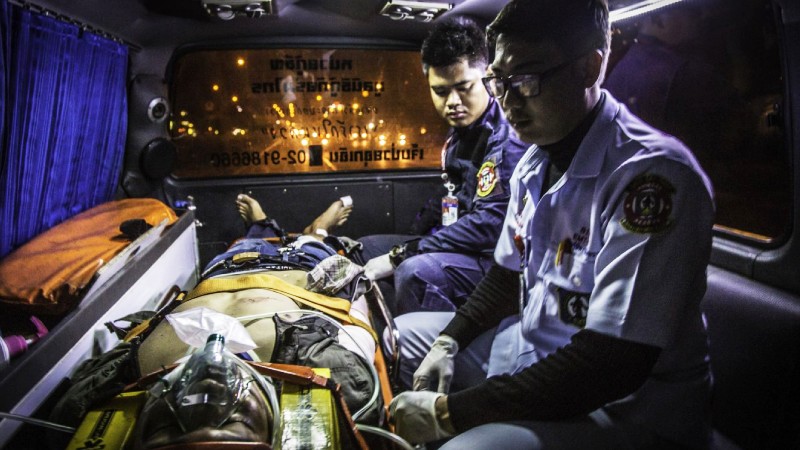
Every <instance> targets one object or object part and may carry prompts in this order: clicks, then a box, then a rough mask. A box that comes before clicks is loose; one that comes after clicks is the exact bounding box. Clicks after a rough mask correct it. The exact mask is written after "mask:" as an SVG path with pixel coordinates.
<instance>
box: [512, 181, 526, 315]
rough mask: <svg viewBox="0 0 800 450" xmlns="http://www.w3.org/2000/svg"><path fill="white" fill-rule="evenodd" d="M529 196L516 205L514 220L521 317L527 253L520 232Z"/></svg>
mask: <svg viewBox="0 0 800 450" xmlns="http://www.w3.org/2000/svg"><path fill="white" fill-rule="evenodd" d="M528 198H529V194H528V192H527V191H526V192H525V195H524V196H523V197H522V199H521V200H520V201H519V203H517V211H516V213H515V219H516V222H517V232H516V234H515V235H514V246H515V247H516V248H517V251H518V252H519V316H520V318H521V317H522V313H523V311H524V310H525V305H526V303H527V301H526V291H527V283H526V282H525V267H526V266H527V262H528V253H527V252H526V247H527V245H526V242H525V240H526V238H525V237H523V236H522V234H521V231H522V228H523V226H524V214H523V211H524V210H525V205H526V204H527V203H528Z"/></svg>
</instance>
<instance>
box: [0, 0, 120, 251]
mask: <svg viewBox="0 0 800 450" xmlns="http://www.w3.org/2000/svg"><path fill="white" fill-rule="evenodd" d="M0 1H2V2H3V3H5V2H6V0H0ZM9 9H10V11H11V14H10V15H11V18H10V23H11V27H10V30H11V33H10V45H9V51H8V52H7V53H6V54H4V55H3V63H4V66H6V67H7V70H5V72H7V74H8V79H7V80H6V84H7V91H6V92H7V94H8V96H7V98H6V101H4V106H5V108H4V109H5V110H4V111H3V114H4V119H5V120H4V123H5V135H4V136H3V144H4V145H3V152H4V153H3V166H2V169H3V170H2V172H1V173H0V189H2V194H0V195H2V201H3V203H2V208H0V209H2V216H0V220H2V234H1V235H0V257H2V256H4V255H6V254H8V253H9V252H10V251H11V250H13V249H14V248H16V247H18V246H20V245H21V244H23V243H25V242H27V241H28V240H29V239H30V238H32V237H34V236H35V235H37V234H39V233H41V232H42V231H45V230H47V229H48V228H51V227H52V226H54V225H57V224H58V223H61V222H62V221H64V220H65V219H68V218H70V217H72V216H74V215H75V214H77V213H79V212H81V211H84V210H86V209H88V208H91V207H93V206H95V205H97V204H99V203H102V202H105V201H108V200H110V199H112V198H113V196H114V192H115V190H116V187H117V185H118V182H119V176H120V171H121V168H122V162H123V153H124V150H125V137H126V132H127V93H126V74H127V63H128V51H127V48H126V47H125V46H124V45H121V44H118V43H116V42H113V41H110V40H108V39H105V38H101V37H98V36H96V35H94V34H91V33H88V32H83V31H82V30H81V29H80V28H79V27H77V26H76V25H74V24H68V23H64V22H61V21H58V20H56V19H53V18H51V17H46V16H43V15H40V14H36V13H33V12H31V11H29V10H26V9H23V8H18V7H16V6H11V7H10V8H9ZM6 25H7V22H6Z"/></svg>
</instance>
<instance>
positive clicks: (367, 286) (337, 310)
mask: <svg viewBox="0 0 800 450" xmlns="http://www.w3.org/2000/svg"><path fill="white" fill-rule="evenodd" d="M345 203H346V201H342V200H337V201H336V202H334V203H333V204H332V205H331V206H330V207H329V208H328V209H327V210H326V211H325V212H323V213H322V214H321V215H320V216H319V217H317V218H316V219H315V220H314V221H313V222H312V223H311V224H310V225H309V226H308V227H307V228H306V230H305V231H306V232H308V233H307V234H304V235H301V236H299V237H298V238H297V239H296V240H294V241H293V242H285V243H283V241H282V243H281V244H275V243H273V242H269V241H268V240H266V239H265V238H272V237H283V236H284V234H283V231H282V230H281V229H280V228H279V227H278V226H277V224H276V223H275V222H274V221H271V220H269V219H268V217H267V215H266V214H265V213H264V211H263V210H262V209H261V207H260V205H259V204H258V203H257V202H256V201H255V200H253V199H251V198H250V197H248V196H246V195H240V196H239V197H238V198H237V201H236V206H237V209H238V210H239V212H240V215H241V216H242V219H243V220H244V221H245V223H246V224H247V225H249V230H248V236H247V237H246V238H243V239H240V240H238V241H236V242H235V243H234V244H233V245H232V246H231V247H230V248H229V249H228V250H227V251H226V252H224V253H222V254H221V255H218V256H217V257H215V258H214V259H213V260H212V261H211V262H210V263H209V264H208V266H207V267H206V268H205V269H204V270H203V273H202V275H201V281H200V283H199V284H198V285H197V286H196V287H195V288H194V289H192V290H190V291H189V292H188V293H187V294H186V295H185V296H184V297H183V298H182V299H181V300H180V301H173V302H171V303H170V304H169V305H167V306H166V307H165V308H164V309H165V311H164V310H162V311H160V312H159V314H157V315H156V319H158V318H159V316H162V317H160V318H161V319H163V320H154V322H153V323H155V325H152V326H150V327H149V328H148V329H146V330H145V331H142V330H139V331H138V333H139V334H138V335H135V334H136V333H134V332H132V333H129V334H128V336H127V337H126V339H125V341H126V342H134V343H135V345H132V346H131V352H135V355H134V357H133V358H130V361H133V362H134V364H135V367H133V368H132V369H133V370H132V372H133V373H135V374H136V378H139V377H142V376H145V375H147V374H149V373H153V372H157V371H159V370H162V369H163V368H164V367H168V366H170V365H173V364H175V363H181V362H185V361H186V360H187V359H188V358H189V356H190V355H192V354H193V352H194V351H195V350H196V349H197V348H198V347H201V346H202V344H200V345H198V344H196V343H193V344H192V345H189V343H187V342H186V341H187V337H186V335H187V333H189V334H191V333H192V332H195V333H198V334H199V335H201V337H200V339H201V340H204V339H207V338H208V337H209V336H211V335H214V334H219V335H221V336H223V337H224V336H225V334H226V333H227V332H228V331H229V330H228V329H226V327H227V326H225V325H220V323H223V322H225V320H219V321H217V322H216V323H215V320H214V317H218V316H215V315H216V314H219V315H220V316H222V317H225V318H231V320H235V321H237V322H238V323H240V324H241V326H242V327H243V329H244V330H246V334H247V335H248V336H249V338H252V342H253V344H254V345H252V346H251V347H252V348H251V349H249V350H247V351H241V352H238V353H236V356H237V357H238V358H239V359H241V360H242V361H245V360H250V361H253V362H255V363H258V362H270V363H278V364H291V365H300V366H307V367H325V368H328V369H330V374H331V376H330V378H331V379H332V380H333V382H335V383H337V384H339V385H340V386H341V393H342V396H343V398H344V403H345V404H346V405H347V409H348V410H349V412H350V413H351V414H352V417H353V419H354V420H356V421H357V422H359V423H365V424H371V425H380V424H382V423H383V422H384V417H383V407H382V403H383V401H384V400H385V399H384V398H383V397H382V395H381V393H380V380H379V376H378V372H377V370H376V368H375V364H374V363H375V358H376V355H377V354H378V353H380V351H378V353H376V349H377V348H378V346H377V334H376V333H375V331H374V330H373V327H372V326H371V325H370V323H371V318H370V312H369V308H368V302H367V297H370V296H378V298H380V297H379V296H380V293H379V292H378V290H377V288H376V287H374V286H373V285H372V282H371V281H369V280H367V279H366V278H365V277H363V268H362V267H361V266H358V265H356V264H354V263H352V262H351V261H350V260H348V259H347V258H345V257H344V256H342V255H340V254H338V253H337V252H336V251H335V250H334V248H332V247H331V246H329V245H327V244H326V243H325V242H323V240H324V238H325V234H327V232H328V231H329V230H332V229H334V228H335V227H336V226H340V225H342V224H343V223H344V222H345V221H346V220H347V218H348V216H349V214H350V211H351V209H352V206H351V205H350V204H345ZM226 320H227V319H226ZM187 323H188V325H187ZM187 330H189V331H188V332H187ZM131 334H134V335H135V336H134V337H132V338H131ZM196 339H197V337H195V341H196ZM236 367H239V369H236V370H237V371H238V372H237V374H238V375H237V376H239V375H241V376H240V377H239V378H242V377H244V378H247V379H250V378H253V376H252V373H251V372H248V369H247V368H242V367H243V366H241V365H240V364H238V363H237V365H236ZM101 369H102V368H101ZM79 370H80V369H79ZM116 372H122V371H116ZM240 372H241V373H240ZM176 376H177V375H173V376H172V378H175V377H176ZM248 377H249V378H248ZM244 378H242V379H244ZM164 380H165V381H164V383H167V380H166V379H164ZM73 381H75V384H74V385H73V387H72V388H71V389H70V392H68V393H67V395H66V396H65V397H70V394H71V395H72V396H73V397H75V396H77V397H78V399H77V400H75V399H71V400H70V399H68V400H67V401H66V402H65V401H64V400H63V399H62V402H60V404H59V405H58V406H57V407H56V411H55V412H54V415H55V416H56V417H54V419H55V420H56V421H60V422H62V423H63V418H64V417H66V416H69V415H70V414H75V413H76V411H75V409H76V407H75V405H79V406H86V405H85V404H86V403H90V402H87V401H86V398H85V397H86V394H85V393H82V392H81V391H80V389H81V386H80V384H81V380H73ZM95 381H96V380H95ZM121 381H122V382H123V383H122V384H129V383H131V382H133V381H135V380H130V379H126V380H121ZM173 381H174V380H173ZM95 384H96V383H94V382H93V383H92V386H91V387H89V389H92V390H95V391H96V390H97V389H96V386H95ZM204 385H206V386H208V387H209V389H212V388H213V386H217V387H219V385H220V383H216V382H215V383H210V382H207V383H205V384H204ZM256 387H257V386H255V385H253V384H247V385H246V386H245V385H241V386H239V387H238V388H237V389H238V390H239V394H237V395H243V397H242V398H245V399H249V400H248V401H247V402H241V403H240V404H239V407H242V408H251V407H252V408H256V407H258V408H256V409H264V406H266V405H267V404H268V402H265V401H264V399H263V398H262V397H263V396H265V395H266V396H267V397H269V394H268V393H267V394H265V393H264V389H263V386H261V388H260V389H257V391H258V392H255V391H253V389H255V388H256ZM83 388H84V389H85V388H87V386H83ZM247 391H252V392H251V394H249V395H247V394H246V392H247ZM187 398H189V399H190V400H192V399H193V400H192V401H194V400H197V399H200V398H201V397H197V396H190V397H187ZM209 398H210V397H209ZM93 400H96V399H93ZM251 400H252V401H251ZM273 400H274V399H273ZM198 401H199V400H198ZM162 403H163V402H162ZM148 405H149V403H148ZM170 405H171V403H164V404H163V405H160V406H158V405H157V406H158V407H156V408H155V409H154V410H151V412H156V411H161V412H160V413H159V414H162V415H166V416H170V414H172V415H174V414H173V413H174V411H173V412H172V413H170V414H166V413H167V412H169V411H168V410H169V406H170ZM95 406H96V405H95ZM165 408H166V409H165ZM77 409H79V408H77ZM173 409H174V408H173ZM212 409H213V408H212ZM77 413H78V414H79V413H80V411H78V412H77ZM229 413H230V414H228V413H226V414H225V416H226V418H225V420H224V421H222V422H221V423H220V424H217V425H218V428H219V430H218V431H213V430H212V431H208V430H206V431H204V432H199V433H188V434H187V433H181V432H180V430H178V429H176V428H175V427H173V429H172V431H171V432H168V433H159V437H158V438H157V439H150V437H149V436H139V437H138V438H137V440H138V442H139V445H140V446H141V448H157V447H160V446H163V445H167V444H170V445H171V444H178V443H186V442H189V441H193V440H194V439H198V440H200V441H204V442H205V441H217V440H219V439H224V440H228V441H237V440H238V441H246V442H252V441H253V439H254V436H257V435H258V433H254V432H253V429H252V428H253V427H252V426H244V427H242V430H247V432H243V433H241V436H238V435H237V433H236V432H235V431H231V430H235V429H236V428H238V426H235V425H234V426H231V425H230V424H229V423H228V422H231V421H233V422H235V420H233V419H231V417H239V416H238V415H237V414H240V413H239V412H236V411H234V410H231V411H229ZM58 416H61V417H58ZM80 417H82V415H80ZM80 417H79V418H80ZM257 417H261V419H259V421H260V422H263V418H264V415H263V414H260V413H259V415H257ZM242 420H244V419H242ZM157 422H158V421H156V422H155V423H157ZM179 422H180V421H178V422H174V421H173V423H177V424H178V425H180V423H179ZM153 423H154V422H153V421H152V420H149V421H148V426H147V427H144V428H140V429H139V431H138V432H139V433H150V432H151V431H152V430H153V429H156V430H157V428H158V427H154V426H153ZM209 423H210V422H209ZM73 425H75V424H73ZM142 426H144V425H142ZM165 426H166V425H165ZM212 428H214V427H212ZM256 428H258V429H260V430H261V431H263V426H262V425H259V426H258V427H256ZM143 430H144V431H143ZM192 436H194V437H192ZM218 438H219V439H218ZM187 439H188V441H187ZM258 439H261V440H264V437H263V433H262V435H261V436H260V437H258ZM265 448H266V447H265Z"/></svg>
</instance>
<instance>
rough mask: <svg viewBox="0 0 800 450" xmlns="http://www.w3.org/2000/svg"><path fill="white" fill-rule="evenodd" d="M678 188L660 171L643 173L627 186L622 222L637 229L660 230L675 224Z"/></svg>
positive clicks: (653, 231)
mask: <svg viewBox="0 0 800 450" xmlns="http://www.w3.org/2000/svg"><path fill="white" fill-rule="evenodd" d="M674 193H675V188H673V187H672V185H671V184H670V183H669V181H667V180H665V179H664V178H662V177H660V176H658V175H650V174H647V175H641V176H638V177H636V178H634V179H633V181H631V182H630V184H629V185H628V187H626V188H625V200H624V203H623V210H624V212H625V217H624V218H623V219H622V220H620V223H621V224H622V226H623V227H625V229H626V230H628V231H632V232H634V233H658V232H659V231H663V230H665V229H667V227H669V226H670V224H672V194H674Z"/></svg>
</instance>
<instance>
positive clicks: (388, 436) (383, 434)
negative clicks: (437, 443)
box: [356, 423, 418, 450]
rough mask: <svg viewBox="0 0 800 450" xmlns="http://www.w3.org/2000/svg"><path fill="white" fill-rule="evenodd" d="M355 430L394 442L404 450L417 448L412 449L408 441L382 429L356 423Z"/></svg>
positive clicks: (415, 449) (413, 449)
mask: <svg viewBox="0 0 800 450" xmlns="http://www.w3.org/2000/svg"><path fill="white" fill-rule="evenodd" d="M356 429H357V430H358V431H360V432H362V433H364V432H367V433H372V434H376V435H378V436H381V437H384V438H386V439H388V440H390V441H392V442H394V443H395V444H397V445H399V446H400V447H402V448H404V449H406V450H418V447H412V446H411V444H409V443H408V441H406V440H405V439H403V438H401V437H400V436H398V435H396V434H394V433H392V432H390V431H386V430H384V429H383V428H378V427H373V426H371V425H364V424H361V423H357V424H356Z"/></svg>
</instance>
